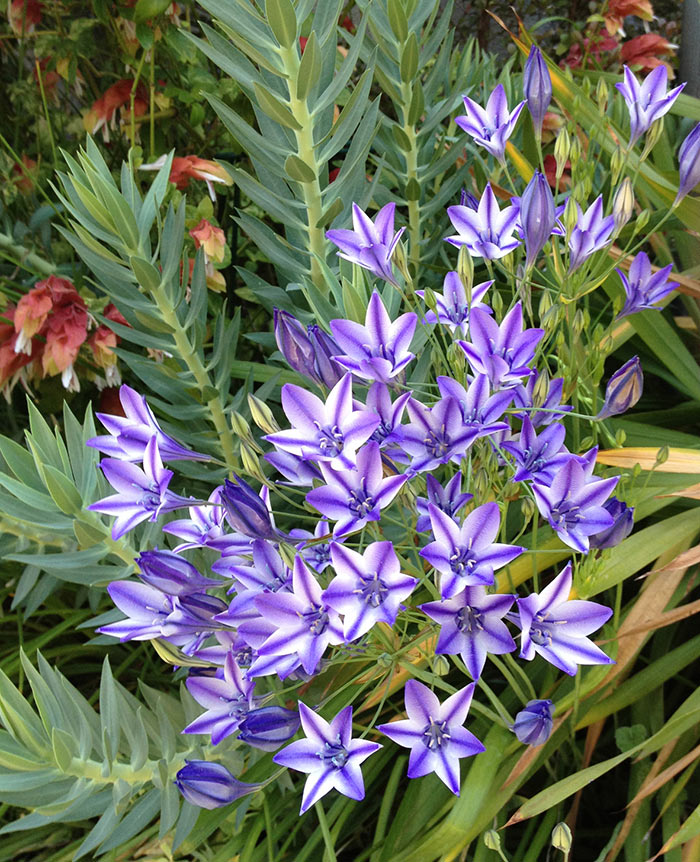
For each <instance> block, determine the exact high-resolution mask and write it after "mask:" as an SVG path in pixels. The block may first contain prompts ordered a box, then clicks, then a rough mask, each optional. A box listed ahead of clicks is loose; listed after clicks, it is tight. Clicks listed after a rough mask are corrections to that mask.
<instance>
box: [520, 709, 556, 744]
mask: <svg viewBox="0 0 700 862" xmlns="http://www.w3.org/2000/svg"><path fill="white" fill-rule="evenodd" d="M554 709H555V707H554V704H553V703H552V701H551V700H530V701H528V702H527V704H526V705H525V707H524V708H523V709H521V710H520V712H519V713H518V714H517V715H516V716H515V722H514V723H513V724H512V725H511V728H510V729H511V730H512V731H513V733H514V734H515V735H516V736H517V737H518V739H519V740H520V742H524V743H525V744H526V745H542V744H543V743H545V742H546V741H547V740H548V739H549V735H550V733H551V732H552V725H553V721H552V714H553V713H554Z"/></svg>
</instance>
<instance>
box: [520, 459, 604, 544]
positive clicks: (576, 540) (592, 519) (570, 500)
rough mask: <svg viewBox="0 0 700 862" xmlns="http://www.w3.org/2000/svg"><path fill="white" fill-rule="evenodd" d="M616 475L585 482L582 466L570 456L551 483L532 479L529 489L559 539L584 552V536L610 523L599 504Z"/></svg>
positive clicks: (602, 501)
mask: <svg viewBox="0 0 700 862" xmlns="http://www.w3.org/2000/svg"><path fill="white" fill-rule="evenodd" d="M619 478H620V477H619V476H614V477H612V478H611V479H593V480H590V481H589V480H588V477H587V476H586V471H585V468H584V467H583V466H581V464H580V462H579V459H578V458H577V457H576V456H574V455H572V456H571V457H570V459H569V460H568V461H567V462H566V464H564V465H563V466H562V467H560V468H559V470H558V471H557V473H556V475H555V477H554V479H553V480H552V483H551V485H549V486H548V485H540V484H539V483H537V482H535V483H534V484H533V485H532V490H533V492H534V495H535V503H536V504H537V508H538V509H539V510H540V514H541V515H542V516H543V517H545V518H547V520H548V521H549V525H550V526H551V528H552V529H553V530H554V531H555V532H556V533H557V535H558V536H559V538H560V539H561V540H562V542H564V543H565V544H567V545H568V546H569V547H570V548H573V549H574V550H575V551H580V552H581V553H582V554H587V553H588V549H589V541H588V537H589V536H591V535H593V534H594V533H600V531H601V530H605V529H607V528H608V527H610V526H612V523H613V519H612V516H611V515H610V514H609V513H608V512H607V510H606V509H604V508H603V503H604V502H605V501H606V500H607V498H608V497H609V496H610V494H611V493H612V490H613V488H614V487H615V485H617V483H618V481H619Z"/></svg>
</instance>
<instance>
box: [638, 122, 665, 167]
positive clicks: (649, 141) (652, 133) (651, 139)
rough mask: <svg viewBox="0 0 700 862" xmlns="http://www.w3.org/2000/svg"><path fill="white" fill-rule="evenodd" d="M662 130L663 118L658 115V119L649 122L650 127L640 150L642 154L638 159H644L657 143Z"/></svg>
mask: <svg viewBox="0 0 700 862" xmlns="http://www.w3.org/2000/svg"><path fill="white" fill-rule="evenodd" d="M663 132H664V118H663V117H659V118H658V120H654V122H653V123H652V124H651V128H650V129H649V131H648V132H647V135H646V138H645V139H644V149H643V150H642V155H641V157H640V161H644V159H646V157H647V156H648V155H649V153H650V152H651V151H652V150H653V149H654V147H655V146H656V145H657V144H658V142H659V139H660V138H661V135H662V134H663Z"/></svg>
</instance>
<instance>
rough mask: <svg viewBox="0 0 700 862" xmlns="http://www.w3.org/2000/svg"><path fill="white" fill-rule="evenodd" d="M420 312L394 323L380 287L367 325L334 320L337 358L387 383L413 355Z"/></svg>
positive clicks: (351, 368) (367, 376)
mask: <svg viewBox="0 0 700 862" xmlns="http://www.w3.org/2000/svg"><path fill="white" fill-rule="evenodd" d="M417 320H418V316H417V315H416V314H414V313H413V312H412V311H408V312H406V313H405V314H402V315H400V316H399V317H397V318H396V320H395V321H394V322H393V323H392V321H391V318H390V317H389V315H388V313H387V310H386V308H385V307H384V303H383V302H382V300H381V297H380V296H379V294H378V293H377V291H376V290H375V291H373V292H372V296H371V297H370V300H369V305H368V306H367V314H366V315H365V323H364V326H363V325H362V324H361V323H356V322H355V321H353V320H344V319H343V318H338V319H336V320H331V322H330V327H331V330H332V332H333V335H334V336H335V340H336V341H337V342H338V345H339V347H340V350H344V351H345V353H342V354H340V353H339V355H337V356H336V357H335V359H336V361H337V362H338V363H339V364H340V365H342V366H343V368H346V369H347V370H348V371H352V373H353V374H355V375H357V376H358V377H364V378H365V379H366V380H380V381H381V382H383V383H388V382H389V381H390V380H392V378H394V377H396V375H397V374H400V373H401V371H403V369H404V368H405V367H406V366H407V365H408V363H409V362H410V361H411V360H412V359H413V358H414V356H415V354H413V353H410V352H409V350H408V348H409V346H410V344H411V339H412V338H413V333H414V332H415V329H416V322H417Z"/></svg>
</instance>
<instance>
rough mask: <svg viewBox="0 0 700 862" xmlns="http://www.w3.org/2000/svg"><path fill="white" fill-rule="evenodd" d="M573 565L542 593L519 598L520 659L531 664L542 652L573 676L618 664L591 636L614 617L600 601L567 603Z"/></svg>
mask: <svg viewBox="0 0 700 862" xmlns="http://www.w3.org/2000/svg"><path fill="white" fill-rule="evenodd" d="M571 581H572V578H571V563H568V564H567V566H566V567H565V568H564V569H563V570H562V571H561V572H560V573H559V574H558V575H557V577H556V578H555V579H554V580H553V581H552V583H551V584H548V586H546V587H545V588H544V589H543V590H542V592H541V593H532V595H529V596H528V597H527V598H526V599H518V612H519V614H520V628H521V630H522V640H521V644H520V657H521V658H524V659H526V660H527V661H531V660H532V659H533V658H534V657H535V653H539V654H540V655H541V656H542V657H543V658H545V659H546V660H547V661H548V662H550V663H551V664H553V665H554V666H555V667H558V668H559V670H563V671H564V673H568V674H570V675H571V676H573V675H574V674H575V673H576V670H577V666H578V665H580V664H614V662H613V660H612V659H611V658H608V656H606V655H605V653H604V652H603V651H602V650H601V649H600V647H597V646H596V645H595V644H594V643H593V642H592V641H591V640H589V638H588V637H586V636H587V635H589V634H590V633H591V632H594V631H595V630H596V629H599V628H600V627H601V626H602V625H603V623H605V622H607V620H609V619H610V617H611V616H612V610H611V609H610V608H606V607H605V606H604V605H599V604H598V603H597V602H587V601H583V600H581V599H576V600H573V601H567V599H568V598H569V594H570V593H571Z"/></svg>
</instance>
